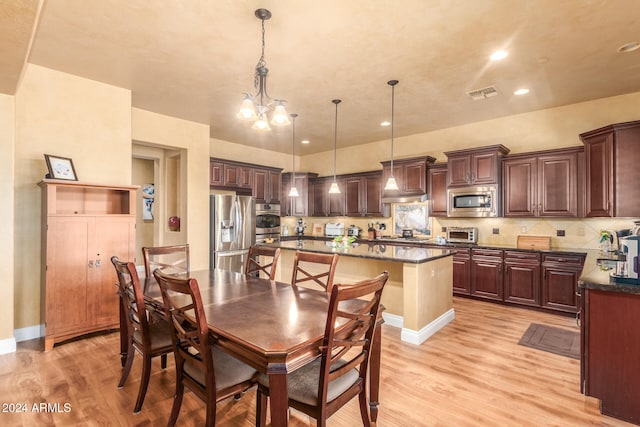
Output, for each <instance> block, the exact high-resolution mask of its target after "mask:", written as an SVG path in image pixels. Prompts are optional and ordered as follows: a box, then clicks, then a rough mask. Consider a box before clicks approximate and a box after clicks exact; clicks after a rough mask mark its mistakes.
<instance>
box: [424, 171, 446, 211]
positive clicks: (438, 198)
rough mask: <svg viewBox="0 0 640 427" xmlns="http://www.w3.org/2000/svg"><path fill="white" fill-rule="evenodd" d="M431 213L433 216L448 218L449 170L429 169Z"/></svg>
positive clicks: (428, 192)
mask: <svg viewBox="0 0 640 427" xmlns="http://www.w3.org/2000/svg"><path fill="white" fill-rule="evenodd" d="M428 185H429V191H427V194H428V195H429V200H430V202H431V203H429V212H430V214H431V216H435V217H438V216H441V217H446V216H447V169H446V168H440V169H429V179H428Z"/></svg>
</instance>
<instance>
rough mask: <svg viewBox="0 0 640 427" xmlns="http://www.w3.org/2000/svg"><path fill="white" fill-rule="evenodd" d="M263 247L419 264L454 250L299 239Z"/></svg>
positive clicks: (450, 253) (452, 252) (382, 243)
mask: <svg viewBox="0 0 640 427" xmlns="http://www.w3.org/2000/svg"><path fill="white" fill-rule="evenodd" d="M265 246H273V247H278V248H280V249H283V250H301V251H307V252H318V253H337V254H339V255H344V256H352V257H358V258H369V259H377V260H386V261H393V262H406V263H412V264H421V263H424V262H428V261H432V260H435V259H439V258H444V257H447V256H452V255H453V254H454V253H455V250H451V249H450V248H442V249H436V248H426V247H417V246H402V245H400V246H398V245H388V244H385V242H382V241H370V242H363V241H360V242H356V243H353V244H351V245H348V246H347V247H340V246H338V247H336V246H334V245H333V241H326V240H316V239H306V238H305V239H301V240H298V239H296V240H282V241H280V242H274V243H268V244H266V245H265Z"/></svg>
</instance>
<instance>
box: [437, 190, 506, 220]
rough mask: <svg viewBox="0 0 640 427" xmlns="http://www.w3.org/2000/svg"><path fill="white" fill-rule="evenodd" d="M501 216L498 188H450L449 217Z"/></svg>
mask: <svg viewBox="0 0 640 427" xmlns="http://www.w3.org/2000/svg"><path fill="white" fill-rule="evenodd" d="M498 215H499V202H498V189H497V187H496V186H486V187H463V188H450V189H448V190H447V216H449V217H472V218H484V217H497V216H498Z"/></svg>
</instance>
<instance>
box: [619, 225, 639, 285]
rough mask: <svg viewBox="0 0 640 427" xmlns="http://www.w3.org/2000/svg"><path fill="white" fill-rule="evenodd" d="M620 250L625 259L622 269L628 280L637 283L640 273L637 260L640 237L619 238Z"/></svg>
mask: <svg viewBox="0 0 640 427" xmlns="http://www.w3.org/2000/svg"><path fill="white" fill-rule="evenodd" d="M620 249H621V252H622V254H621V255H624V257H625V262H626V268H623V270H625V272H626V277H627V278H628V279H631V280H634V281H636V282H637V281H638V274H639V273H640V260H639V259H638V252H640V236H627V237H622V238H620Z"/></svg>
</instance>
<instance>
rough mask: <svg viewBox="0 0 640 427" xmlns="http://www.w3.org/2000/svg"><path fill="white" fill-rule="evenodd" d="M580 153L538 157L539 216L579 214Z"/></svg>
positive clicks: (573, 215) (574, 215)
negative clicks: (578, 179)
mask: <svg viewBox="0 0 640 427" xmlns="http://www.w3.org/2000/svg"><path fill="white" fill-rule="evenodd" d="M577 163H578V155H577V153H571V154H557V155H549V156H540V157H538V210H537V212H538V216H552V217H577V216H578V194H577V190H578V184H577V182H578V181H577V177H578V164H577Z"/></svg>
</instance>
